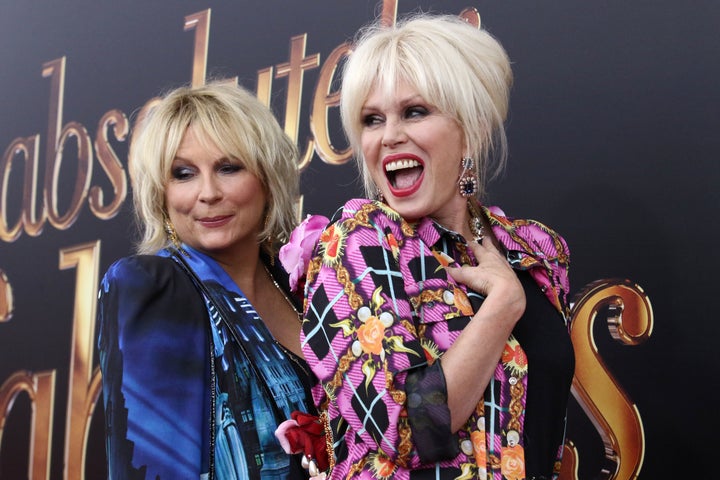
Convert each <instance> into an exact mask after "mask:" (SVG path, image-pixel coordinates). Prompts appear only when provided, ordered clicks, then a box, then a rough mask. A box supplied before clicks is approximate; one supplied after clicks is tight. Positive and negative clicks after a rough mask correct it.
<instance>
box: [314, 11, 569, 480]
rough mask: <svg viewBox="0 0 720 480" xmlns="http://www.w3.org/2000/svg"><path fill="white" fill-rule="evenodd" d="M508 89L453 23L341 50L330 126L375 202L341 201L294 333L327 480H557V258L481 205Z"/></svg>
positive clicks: (560, 352) (492, 46)
mask: <svg viewBox="0 0 720 480" xmlns="http://www.w3.org/2000/svg"><path fill="white" fill-rule="evenodd" d="M511 82H512V73H511V68H510V62H509V59H508V56H507V54H506V52H505V51H504V49H503V48H502V46H501V45H500V43H498V41H497V40H495V39H494V38H493V37H492V36H491V35H490V34H489V33H488V32H487V31H485V30H483V29H480V28H476V27H474V26H473V25H471V24H469V23H467V22H465V21H464V20H462V19H460V18H457V17H453V16H446V15H429V14H420V15H415V16H412V17H409V18H406V19H401V20H400V21H398V22H397V24H396V25H395V26H392V27H386V26H383V25H380V24H374V25H372V26H370V27H368V28H366V29H364V30H363V31H362V32H361V33H360V35H359V37H358V40H357V41H356V42H355V45H354V47H353V49H352V53H351V54H350V56H349V59H348V61H347V63H346V65H345V68H344V71H343V80H342V89H341V114H342V122H343V126H344V128H345V131H346V133H347V136H348V138H349V141H350V144H351V146H352V148H353V150H354V152H355V154H356V157H357V160H358V166H359V169H360V171H361V172H362V176H363V180H364V184H365V189H366V191H367V194H368V196H369V197H371V198H374V199H375V200H368V199H353V200H350V201H348V202H347V203H346V204H345V205H344V207H343V208H342V209H341V210H340V211H339V212H338V214H336V216H335V218H334V219H333V221H332V222H331V223H330V224H329V226H328V227H327V228H326V229H325V230H324V231H323V232H322V234H321V235H320V237H319V241H318V243H317V246H316V248H315V250H314V258H313V259H312V260H311V261H310V262H309V265H310V268H309V271H308V275H307V285H306V289H305V294H306V308H305V321H304V322H303V327H302V336H301V344H302V346H303V353H304V354H305V358H306V359H307V361H308V363H309V364H310V366H311V367H312V370H313V372H314V373H315V375H316V376H317V377H318V379H319V381H320V387H318V388H317V389H316V390H315V391H314V393H315V401H316V405H318V407H319V409H320V410H321V411H322V412H327V414H326V417H327V418H328V419H329V422H328V423H327V432H328V437H327V438H326V440H327V444H328V445H330V446H332V449H331V451H330V452H329V453H330V455H329V457H330V465H331V468H329V469H328V470H327V471H326V472H324V473H325V474H329V477H330V478H339V479H340V478H342V479H345V478H367V479H387V478H394V479H400V480H402V479H420V478H423V479H424V478H428V479H430V478H432V479H455V478H464V479H468V478H477V479H483V480H487V479H489V478H493V479H496V480H498V479H512V480H517V479H524V478H533V479H545V478H556V477H557V474H558V472H559V466H560V456H561V453H562V445H563V441H564V432H565V417H566V408H567V401H568V395H569V389H570V383H571V380H572V376H573V369H574V355H573V348H572V344H571V343H570V336H569V331H568V328H569V325H568V324H569V319H570V316H569V306H568V299H567V295H568V291H569V284H568V277H567V270H568V249H567V245H566V244H565V241H564V240H563V239H562V238H561V237H560V236H559V235H558V234H557V233H555V232H554V231H553V230H552V229H550V228H548V227H547V226H545V225H543V224H542V223H540V222H537V221H534V220H518V219H512V218H509V217H507V216H505V214H504V213H503V212H502V210H500V209H499V208H497V207H488V206H486V205H484V203H483V199H484V197H485V188H486V182H487V180H488V179H489V178H491V177H492V176H493V175H494V174H496V173H497V172H499V171H500V169H501V168H502V166H503V164H504V163H505V159H506V146H507V145H506V143H507V142H506V138H505V132H504V126H503V124H504V121H505V119H506V116H507V112H508V99H509V91H510V86H511ZM324 416H325V415H324Z"/></svg>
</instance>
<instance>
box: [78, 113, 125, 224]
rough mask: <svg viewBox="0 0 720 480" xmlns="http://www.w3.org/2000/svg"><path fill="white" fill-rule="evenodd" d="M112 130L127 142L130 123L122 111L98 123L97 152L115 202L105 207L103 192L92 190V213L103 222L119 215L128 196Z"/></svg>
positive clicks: (103, 118) (104, 116)
mask: <svg viewBox="0 0 720 480" xmlns="http://www.w3.org/2000/svg"><path fill="white" fill-rule="evenodd" d="M109 128H112V131H113V135H114V136H115V139H116V140H118V141H125V139H126V138H127V135H128V133H129V130H130V122H129V121H128V118H127V117H126V116H125V114H124V113H123V112H121V111H120V110H110V111H109V112H107V113H106V114H105V115H103V117H102V118H101V119H100V122H98V130H97V133H96V135H95V152H96V154H97V159H98V162H99V163H100V166H101V167H102V169H103V171H104V172H105V174H106V175H107V177H108V178H109V179H110V183H111V184H112V187H113V193H114V197H113V200H112V201H111V202H110V203H108V204H107V205H103V191H102V190H101V189H100V187H98V186H94V187H92V188H91V189H90V196H89V199H88V200H89V202H90V211H92V212H93V213H94V214H95V216H96V217H97V218H99V219H101V220H109V219H111V218H113V217H114V216H115V215H117V213H118V211H119V210H120V207H122V204H123V202H124V201H125V198H126V197H127V194H128V185H127V176H126V175H125V170H123V166H122V163H120V159H119V158H118V156H117V155H116V154H115V151H114V150H113V149H112V147H111V146H110V143H109V140H108V129H109Z"/></svg>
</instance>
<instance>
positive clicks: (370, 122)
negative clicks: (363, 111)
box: [362, 113, 383, 127]
mask: <svg viewBox="0 0 720 480" xmlns="http://www.w3.org/2000/svg"><path fill="white" fill-rule="evenodd" d="M382 122H383V117H382V116H381V115H378V114H376V113H369V114H367V115H364V116H363V117H362V124H363V125H364V126H366V127H372V126H374V125H380V124H381V123H382Z"/></svg>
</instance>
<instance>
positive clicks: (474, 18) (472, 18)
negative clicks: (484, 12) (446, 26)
mask: <svg viewBox="0 0 720 480" xmlns="http://www.w3.org/2000/svg"><path fill="white" fill-rule="evenodd" d="M458 16H459V17H460V18H462V19H464V20H465V21H466V22H468V23H469V24H470V25H473V26H474V27H476V28H480V25H481V22H480V12H478V11H477V8H474V7H468V8H466V9H465V10H463V11H462V12H460V15H458Z"/></svg>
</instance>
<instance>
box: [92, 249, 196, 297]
mask: <svg viewBox="0 0 720 480" xmlns="http://www.w3.org/2000/svg"><path fill="white" fill-rule="evenodd" d="M101 287H102V290H103V291H104V292H107V291H108V290H109V289H110V288H117V289H119V290H123V291H127V292H133V291H135V292H139V291H142V292H163V293H165V292H167V293H177V291H178V290H180V291H183V292H184V291H186V290H188V289H192V288H193V286H192V282H191V280H190V279H189V278H187V275H186V274H184V273H183V272H182V271H181V270H180V269H179V268H178V267H177V265H176V264H175V261H174V260H172V259H171V258H167V257H161V256H157V255H132V256H128V257H123V258H121V259H119V260H117V261H115V262H114V263H113V264H112V265H110V267H109V268H108V269H107V271H106V272H105V275H104V277H103V280H102V285H101ZM101 293H102V292H101Z"/></svg>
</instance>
